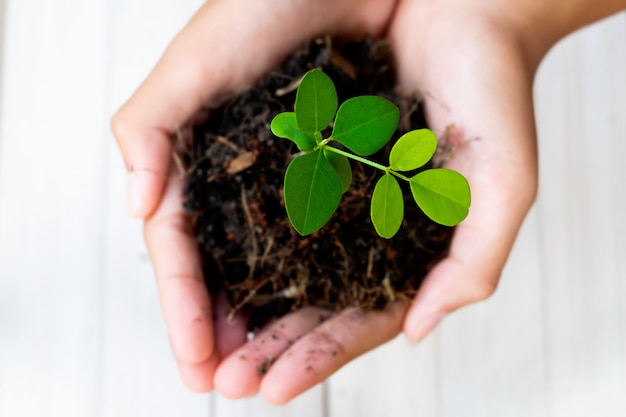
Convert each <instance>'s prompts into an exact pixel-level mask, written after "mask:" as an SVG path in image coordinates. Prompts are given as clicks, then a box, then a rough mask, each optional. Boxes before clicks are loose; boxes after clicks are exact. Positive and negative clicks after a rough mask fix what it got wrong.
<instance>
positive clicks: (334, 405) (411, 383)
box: [328, 336, 439, 417]
mask: <svg viewBox="0 0 626 417" xmlns="http://www.w3.org/2000/svg"><path fill="white" fill-rule="evenodd" d="M438 347H439V346H438V344H437V339H436V338H435V337H429V338H428V339H426V340H425V341H424V342H422V343H421V344H420V345H418V346H412V345H411V344H409V343H408V342H407V340H406V339H405V338H404V337H402V336H399V337H397V338H396V339H394V340H393V341H391V342H389V343H387V344H386V345H384V346H382V347H380V348H378V349H376V350H374V351H372V352H369V353H367V354H366V355H364V356H362V357H360V358H359V359H357V360H355V361H353V362H352V363H350V364H348V365H347V366H345V367H344V368H343V369H342V370H340V371H339V372H338V373H337V374H335V375H334V376H333V377H331V379H330V380H329V390H328V392H329V397H328V404H329V406H328V410H329V415H330V416H359V417H374V416H394V417H404V416H406V417H409V416H435V415H437V411H438V407H439V403H438V399H439V386H438V384H437V381H438V372H439V361H438Z"/></svg>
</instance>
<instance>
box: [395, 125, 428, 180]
mask: <svg viewBox="0 0 626 417" xmlns="http://www.w3.org/2000/svg"><path fill="white" fill-rule="evenodd" d="M436 150H437V137H436V136H435V134H434V133H433V132H432V131H430V130H428V129H419V130H413V131H411V132H408V133H406V134H404V135H402V137H400V139H398V141H397V142H396V143H395V145H393V148H391V153H390V154H389V166H390V168H391V169H393V170H394V171H411V170H413V169H417V168H419V167H421V166H423V165H425V164H426V162H428V161H429V160H430V158H432V157H433V155H434V154H435V151H436Z"/></svg>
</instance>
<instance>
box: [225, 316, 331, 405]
mask: <svg viewBox="0 0 626 417" xmlns="http://www.w3.org/2000/svg"><path fill="white" fill-rule="evenodd" d="M329 315H330V314H329V312H328V311H327V310H323V309H320V308H314V307H306V308H303V309H300V310H298V311H296V312H294V313H292V314H289V315H287V316H285V317H283V318H281V319H279V320H278V321H276V322H275V323H273V324H271V325H269V326H268V327H267V328H265V329H264V330H262V331H261V332H260V333H259V334H258V335H256V336H255V337H254V339H252V340H251V341H250V342H248V343H247V344H245V345H244V346H242V347H241V348H240V349H237V350H236V351H235V352H233V353H232V354H231V355H230V356H229V357H228V358H226V359H225V360H224V361H223V362H222V364H221V365H220V367H219V368H218V370H217V373H216V374H215V386H216V389H217V390H218V391H219V392H220V393H221V394H222V395H224V396H226V397H229V398H243V397H249V396H252V395H255V394H257V393H258V391H259V387H260V384H261V380H262V377H263V375H265V373H266V372H267V371H268V370H269V369H270V367H271V366H272V365H273V364H274V362H275V361H276V360H277V359H278V358H279V357H280V356H281V355H282V354H283V353H284V352H285V351H286V350H287V349H289V347H290V346H291V345H293V344H294V343H295V342H296V341H297V340H298V339H299V338H300V337H302V336H303V335H304V334H306V333H307V332H309V331H311V330H312V329H314V328H315V327H316V326H317V325H319V323H320V321H324V320H326V319H327V318H328V316H329ZM290 383H291V382H290Z"/></svg>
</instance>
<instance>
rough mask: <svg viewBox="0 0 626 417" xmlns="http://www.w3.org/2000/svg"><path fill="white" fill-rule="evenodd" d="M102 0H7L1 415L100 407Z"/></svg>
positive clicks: (92, 411)
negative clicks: (47, 0) (86, 0)
mask: <svg viewBox="0 0 626 417" xmlns="http://www.w3.org/2000/svg"><path fill="white" fill-rule="evenodd" d="M106 4H107V2H106V1H105V0H94V1H92V2H89V3H85V2H79V1H61V2H54V3H53V2H45V1H30V2H22V1H12V0H11V1H7V3H6V18H7V20H6V27H5V30H6V31H5V39H4V40H5V47H4V51H3V53H4V59H3V66H4V67H3V80H2V81H3V85H2V88H1V91H2V111H3V113H2V126H1V131H0V135H1V136H0V141H1V153H0V294H1V295H0V298H1V300H0V305H1V306H2V307H0V309H1V310H2V313H0V317H2V319H0V320H2V323H1V324H0V326H1V327H2V337H1V340H2V342H1V344H0V349H1V353H0V361H1V362H0V415H3V416H14V415H49V416H57V415H63V416H86V415H97V414H98V412H99V410H98V398H99V389H100V385H99V381H100V374H101V368H100V356H101V353H102V352H101V341H102V333H101V325H102V318H103V307H104V306H103V300H102V297H101V290H102V286H103V283H104V278H105V277H104V275H103V273H102V250H103V241H102V236H103V234H104V228H103V223H102V221H101V220H102V218H103V216H104V211H103V206H104V203H105V196H104V195H103V194H102V192H101V190H102V188H103V186H104V184H105V183H106V177H105V170H104V163H105V159H104V158H103V157H102V155H103V154H104V149H105V146H104V145H105V143H106V141H107V140H108V138H107V134H106V127H107V122H106V120H105V117H103V115H104V113H105V97H106V94H107V93H106V85H105V84H104V83H103V82H102V80H104V79H106V76H105V73H106V69H105V68H106V61H105V56H104V54H103V51H104V50H105V44H106V31H107V27H106V24H107V19H106V16H107V9H106ZM70 16H71V19H69V18H68V17H70ZM77 35H79V36H77Z"/></svg>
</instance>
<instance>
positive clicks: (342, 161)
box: [324, 150, 352, 193]
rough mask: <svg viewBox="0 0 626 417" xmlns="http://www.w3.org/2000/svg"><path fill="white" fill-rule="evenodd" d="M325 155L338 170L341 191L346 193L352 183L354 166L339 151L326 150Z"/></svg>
mask: <svg viewBox="0 0 626 417" xmlns="http://www.w3.org/2000/svg"><path fill="white" fill-rule="evenodd" d="M324 155H325V156H326V159H327V160H328V162H330V164H331V165H332V166H333V168H335V171H337V175H339V179H340V180H341V192H342V193H345V192H346V191H348V189H349V188H350V184H352V167H350V161H348V158H346V157H345V156H343V155H339V154H338V153H335V152H332V151H328V150H324Z"/></svg>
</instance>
